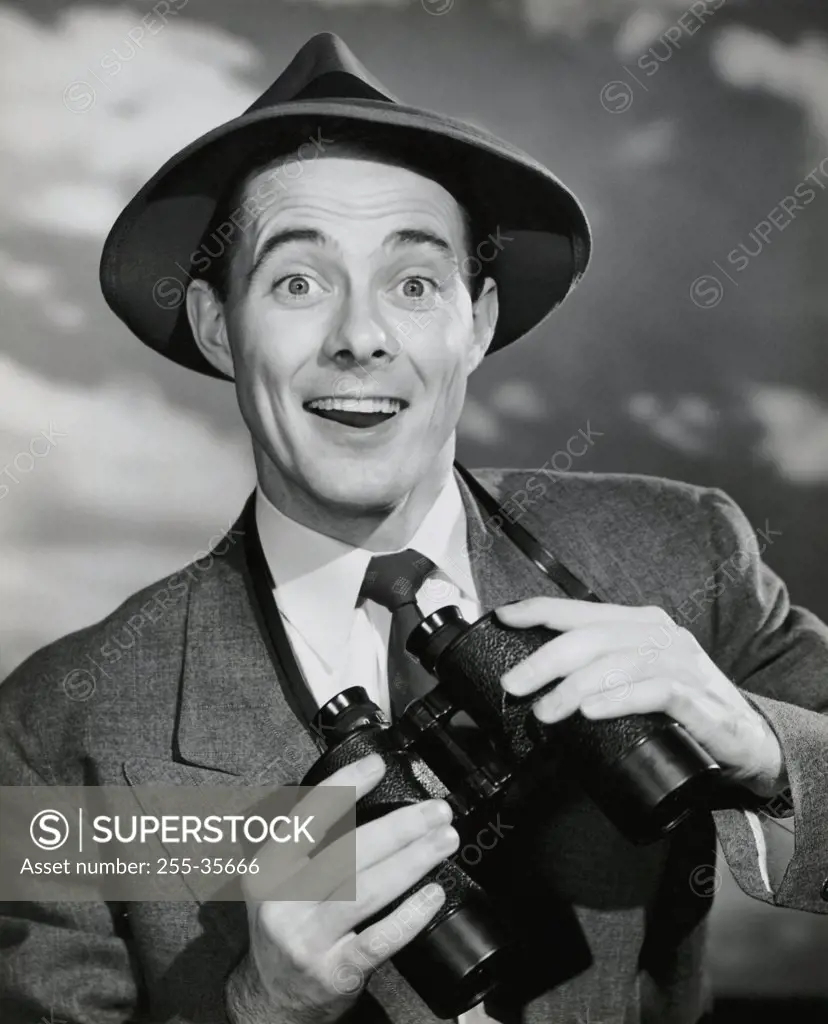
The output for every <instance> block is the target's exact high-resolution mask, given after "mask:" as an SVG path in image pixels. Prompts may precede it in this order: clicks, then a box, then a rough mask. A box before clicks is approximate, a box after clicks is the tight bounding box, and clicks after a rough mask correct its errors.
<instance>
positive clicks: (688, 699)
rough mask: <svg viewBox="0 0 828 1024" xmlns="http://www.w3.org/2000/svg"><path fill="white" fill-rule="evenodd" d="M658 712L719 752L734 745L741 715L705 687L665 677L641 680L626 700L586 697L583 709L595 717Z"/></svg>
mask: <svg viewBox="0 0 828 1024" xmlns="http://www.w3.org/2000/svg"><path fill="white" fill-rule="evenodd" d="M656 711H660V712H662V713H664V714H666V715H669V716H670V717H671V718H673V719H674V720H675V721H676V722H678V723H679V725H683V726H684V728H685V729H687V731H688V732H689V733H690V734H691V735H692V736H694V737H695V738H696V739H697V740H698V741H699V743H701V744H702V745H703V746H705V747H708V744H710V745H711V746H712V747H715V748H716V750H717V751H719V752H721V751H722V750H723V749H724V748H730V747H732V737H733V735H734V718H736V717H738V718H741V717H742V716H741V715H738V713H737V709H735V708H733V707H729V706H728V705H726V704H724V703H723V702H722V701H721V700H719V699H718V698H717V697H716V696H714V695H713V694H711V693H709V692H707V691H706V690H702V689H698V688H696V687H693V686H689V685H688V684H687V683H684V682H681V681H679V680H677V679H673V678H668V677H665V676H653V677H651V678H649V679H642V680H640V681H639V682H637V683H635V684H634V685H633V687H632V689H631V690H630V692H629V693H628V694H627V695H626V696H625V697H624V699H623V700H611V699H610V698H609V696H608V694H606V693H599V694H593V695H592V696H591V697H586V698H584V700H583V702H582V703H581V712H582V713H583V714H584V715H585V716H586V717H587V718H592V719H602V718H619V717H622V716H624V715H640V714H650V713H651V712H656ZM708 749H710V747H708ZM711 753H712V750H711ZM714 756H715V755H714Z"/></svg>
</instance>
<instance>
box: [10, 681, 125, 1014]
mask: <svg viewBox="0 0 828 1024" xmlns="http://www.w3.org/2000/svg"><path fill="white" fill-rule="evenodd" d="M0 713H2V716H3V717H2V719H0V785H3V786H48V785H52V784H53V780H51V779H45V778H44V777H43V775H42V774H41V772H40V771H39V770H38V769H37V768H35V767H34V765H33V764H32V763H31V757H30V754H29V750H28V749H27V748H28V747H29V744H28V743H25V742H21V740H20V739H18V738H16V737H14V736H13V735H12V723H11V722H10V721H9V717H10V714H11V712H10V709H9V708H8V706H7V704H5V703H4V702H3V701H2V700H0ZM121 920H123V915H122V914H121V913H120V910H119V908H118V907H117V906H112V905H109V904H106V903H92V902H90V903H68V902H57V901H49V902H45V901H44V902H42V903H40V902H37V903H35V902H28V903H24V902H14V901H9V902H2V903H0V1005H1V1006H2V1008H3V1014H2V1016H3V1021H4V1022H7V1024H33V1022H36V1021H38V1020H40V1018H41V1017H42V1018H43V1019H44V1020H46V1021H54V1022H55V1024H57V1022H58V1021H67V1022H71V1024H93V1022H94V1024H121V1022H123V1021H126V1020H128V1019H129V1018H130V1017H131V1016H132V1015H133V1013H134V1010H135V1006H136V1001H137V986H136V982H135V979H134V976H133V972H132V968H131V964H130V955H129V948H128V945H127V941H126V939H125V937H124V935H123V929H122V928H120V927H119V924H118V922H119V921H121ZM119 932H120V934H119Z"/></svg>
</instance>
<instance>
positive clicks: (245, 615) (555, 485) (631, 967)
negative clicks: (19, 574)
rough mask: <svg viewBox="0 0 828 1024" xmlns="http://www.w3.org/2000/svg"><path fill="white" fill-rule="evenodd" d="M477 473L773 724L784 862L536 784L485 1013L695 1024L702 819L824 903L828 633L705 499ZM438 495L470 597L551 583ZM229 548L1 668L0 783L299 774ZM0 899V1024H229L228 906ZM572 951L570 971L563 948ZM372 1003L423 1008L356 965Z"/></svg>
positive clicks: (741, 870)
mask: <svg viewBox="0 0 828 1024" xmlns="http://www.w3.org/2000/svg"><path fill="white" fill-rule="evenodd" d="M475 475H476V476H477V477H478V479H479V480H480V481H481V482H482V483H483V484H484V485H485V486H487V487H488V488H489V489H490V490H491V491H492V492H493V493H495V494H496V495H497V496H498V497H499V499H500V500H501V501H503V502H506V503H507V507H510V508H511V509H512V513H511V514H512V515H513V517H514V518H520V520H521V521H522V522H523V524H524V525H526V526H527V527H528V528H529V529H531V530H532V531H533V532H534V533H535V534H536V535H537V536H538V537H539V539H540V540H541V541H542V542H543V543H544V545H545V546H546V547H547V548H548V549H549V550H551V551H553V552H554V553H555V554H556V555H558V557H560V558H561V560H562V561H563V562H564V564H565V565H566V566H567V567H568V568H569V569H570V570H571V571H573V572H574V573H575V574H576V575H577V576H578V577H579V578H580V579H581V580H583V581H584V582H585V583H586V584H587V585H588V586H590V588H591V589H592V590H593V591H594V592H595V593H596V594H597V595H598V596H599V597H600V598H601V599H602V600H604V601H608V602H614V603H619V604H628V605H657V606H659V607H661V608H663V609H664V610H665V611H666V612H667V613H668V614H670V615H671V616H672V617H673V618H674V619H675V620H676V621H677V622H678V623H679V624H680V625H683V626H685V627H686V628H687V629H689V630H691V631H692V632H693V633H694V634H695V636H696V637H697V639H698V641H699V643H700V644H701V645H702V647H703V648H704V649H705V650H706V651H707V652H708V653H709V654H710V655H711V657H712V658H713V660H714V661H715V662H716V664H717V665H718V666H719V667H720V668H721V669H722V670H723V671H724V672H725V673H726V674H727V675H728V677H729V678H730V679H731V680H733V682H734V683H735V684H736V685H737V686H739V687H740V688H742V690H743V692H744V693H745V695H746V696H747V697H748V699H749V700H750V701H751V702H752V703H753V705H754V706H755V707H756V708H757V709H758V711H759V712H760V713H761V714H762V715H764V716H765V718H766V719H767V720H768V722H769V723H770V725H771V727H772V728H773V730H774V731H775V733H776V735H777V736H778V738H779V741H780V744H781V747H782V750H783V752H784V756H785V759H786V763H787V767H788V772H789V776H790V783H791V792H792V801H793V808H794V814H795V820H796V851H795V853H794V855H793V858H792V860H791V862H790V864H789V866H788V869H787V872H786V874H785V876H784V879H783V880H782V882H781V884H780V885H779V886H778V888H777V891H776V892H771V891H769V890H768V888H767V887H766V886H765V884H764V882H763V880H762V877H761V874H760V870H759V854H758V851H757V847H756V842H755V839H754V834H753V832H752V830H751V828H750V827H749V823H748V821H747V818H746V815H745V813H744V812H743V810H740V809H738V808H736V809H734V808H730V809H722V810H716V811H713V812H712V814H705V815H699V816H697V817H696V818H695V819H693V820H691V821H690V822H689V823H687V824H685V825H684V826H681V827H680V828H679V829H678V830H677V831H676V832H675V833H673V834H672V835H671V836H670V837H668V838H665V839H663V840H661V841H659V842H657V843H655V844H653V845H651V846H645V847H636V846H632V845H631V844H629V843H628V842H627V841H626V840H624V839H623V838H622V837H621V835H620V834H619V833H618V832H617V831H616V830H615V829H614V828H613V827H612V826H611V825H610V824H609V823H608V821H607V820H606V818H605V817H604V816H603V814H601V813H600V812H599V811H598V810H597V808H596V807H595V806H594V805H593V804H592V803H591V802H590V801H589V800H588V799H587V798H586V797H585V796H584V795H583V794H581V793H580V791H579V790H578V787H577V780H573V779H571V778H567V777H566V775H565V773H564V775H563V776H561V778H560V779H558V781H557V783H556V779H555V776H554V774H553V777H552V778H551V779H550V781H549V785H548V787H547V793H548V799H547V800H546V801H545V806H544V807H543V808H539V809H538V813H537V815H535V816H533V820H534V821H535V825H534V826H533V830H532V834H531V835H530V840H531V841H529V842H527V843H525V844H524V846H523V847H522V848H521V852H520V854H519V856H516V857H514V858H513V862H512V863H511V864H510V863H508V862H507V863H506V864H505V865H504V871H503V872H501V875H502V878H503V884H504V886H506V887H507V891H509V892H511V894H512V897H513V898H514V901H515V902H516V903H520V905H521V906H524V907H525V908H526V929H527V935H529V936H530V940H529V943H528V945H527V957H528V958H529V959H531V960H533V961H534V964H535V968H538V969H539V970H540V977H541V979H542V981H543V984H542V986H541V991H533V992H532V994H531V998H529V999H528V1002H526V1003H525V1005H524V1006H523V1007H522V1008H515V1006H511V1007H509V1006H507V1007H506V1008H501V1009H500V1010H497V1012H498V1013H499V1015H500V1016H501V1018H502V1019H503V1020H504V1021H506V1022H508V1024H517V1022H521V1024H540V1022H547V1021H552V1020H554V1021H566V1022H573V1024H574V1022H577V1021H580V1020H593V1021H595V1020H598V1021H601V1022H607V1021H612V1022H619V1024H695V1022H696V1021H697V1020H698V1018H699V1017H700V1016H701V1015H702V1013H703V1011H704V1009H705V1008H706V988H705V983H704V973H703V962H702V959H703V951H704V931H705V920H706V918H707V915H708V912H709V910H710V902H711V901H710V898H709V893H710V890H709V887H706V886H705V885H698V884H693V880H694V879H698V878H700V877H701V874H703V873H705V872H706V873H707V874H708V875H710V873H711V871H712V865H714V863H715V855H716V854H715V838H716V835H717V834H718V838H719V840H720V842H721V845H722V848H723V850H724V854H725V857H726V859H727V862H728V866H729V867H730V869H731V871H732V872H733V873H734V875H735V877H736V880H737V882H738V884H739V885H740V886H741V888H742V889H743V890H744V891H745V892H746V893H748V894H749V895H750V896H753V897H755V898H756V899H759V900H763V901H764V902H766V903H770V904H775V905H778V906H782V907H791V908H795V909H798V910H804V911H811V912H813V913H825V912H827V911H828V880H827V879H826V876H828V786H826V781H825V780H826V778H828V716H826V710H828V629H826V626H825V625H824V624H823V623H821V622H820V621H819V620H818V619H817V618H816V617H814V616H813V615H811V614H810V613H808V612H807V611H804V610H801V609H798V608H796V607H791V605H790V604H789V601H788V597H787V594H786V591H785V588H784V586H783V584H782V582H781V581H780V580H779V579H778V578H777V576H776V575H774V573H773V572H772V571H771V570H770V569H768V568H767V567H766V566H765V565H764V564H763V562H762V560H761V557H760V555H759V549H760V547H761V545H762V542H761V541H758V540H757V538H756V536H755V535H754V533H753V531H752V530H751V528H750V526H749V525H748V523H747V521H746V519H745V517H744V516H743V514H742V513H741V512H740V511H739V509H738V508H737V507H736V506H735V505H734V504H733V502H732V501H731V500H730V499H729V498H728V497H727V496H726V495H724V494H723V493H721V492H720V491H716V490H706V489H700V488H696V487H691V486H689V485H684V484H678V483H673V482H669V481H665V480H661V479H655V478H647V477H642V476H627V475H614V474H577V473H567V474H560V473H551V472H544V473H539V472H538V473H532V472H529V471H525V470H521V471H517V470H480V471H477V473H476V474H475ZM460 487H461V492H462V495H463V499H464V502H465V505H466V511H467V517H468V542H469V550H470V556H471V563H472V568H473V574H474V576H475V583H476V586H477V590H478V593H479V595H480V598H481V601H482V604H483V606H484V608H487V609H488V608H492V607H495V606H497V605H499V604H502V603H506V602H509V601H514V600H518V599H520V598H524V597H527V596H531V595H541V594H549V595H556V596H561V595H560V592H559V591H558V590H557V588H556V586H555V585H554V584H553V583H552V582H551V581H550V580H549V579H548V578H547V577H546V576H544V575H543V574H542V573H541V572H540V571H539V570H537V569H536V568H535V566H534V565H533V564H532V563H531V562H530V561H529V560H528V559H527V558H526V557H525V556H524V555H523V554H522V553H521V552H519V551H518V550H517V549H516V548H515V547H514V546H513V545H512V544H511V542H509V541H508V540H507V539H506V538H505V537H504V536H503V534H502V533H501V532H500V531H499V529H498V523H497V522H494V521H491V520H489V521H487V520H486V519H485V518H484V516H483V515H482V514H481V512H480V510H479V508H478V507H477V505H476V504H475V501H474V499H473V498H472V496H471V495H470V493H469V491H468V489H467V487H466V486H465V485H464V484H463V482H462V481H460ZM240 540H241V531H240V526H239V525H238V524H237V525H236V526H235V527H234V528H233V529H232V530H231V531H230V532H229V533H228V534H227V536H226V537H225V538H224V540H223V541H222V542H221V543H220V544H219V545H217V547H216V548H215V549H214V551H213V552H212V553H211V554H210V555H208V556H207V557H206V558H202V559H200V560H199V561H198V562H196V563H193V564H192V565H191V566H188V567H187V568H186V569H185V570H182V571H181V572H178V573H174V574H173V575H172V576H170V577H167V578H166V579H164V580H162V581H160V582H159V583H157V584H153V585H152V586H150V587H147V588H145V589H144V590H142V591H140V592H139V593H137V594H135V595H134V596H132V597H130V598H129V599H128V600H127V601H125V602H124V604H123V605H121V607H120V608H118V609H117V610H116V611H114V612H113V613H112V614H111V615H109V616H108V617H107V618H106V619H104V620H103V621H102V622H99V623H97V624H95V625H93V626H90V627H88V628H86V629H83V630H80V631H79V632H77V633H74V634H72V635H70V636H67V637H64V638H63V639H61V640H59V641H57V642H55V643H53V644H51V645H49V646H47V647H45V648H43V649H42V650H40V651H38V652H37V653H36V654H34V655H32V656H31V657H30V658H29V659H28V660H27V661H26V662H25V663H24V664H23V665H21V666H20V667H19V668H18V669H17V670H16V671H15V672H14V673H13V674H12V675H11V677H10V678H9V679H8V680H7V681H6V683H5V684H3V686H2V687H0V723H1V724H2V740H0V783H2V784H4V785H21V784H28V785H46V784H50V785H54V784H64V785H87V786H95V785H103V784H108V785H113V784H120V785H135V784H150V783H159V784H160V783H164V784H170V783H173V784H182V785H196V784H207V785H227V784H228V782H229V783H231V784H238V785H245V784H253V783H256V784H258V783H274V784H295V783H297V782H298V781H299V780H300V779H301V778H302V776H303V775H304V773H305V771H306V770H307V769H308V768H309V767H310V765H311V764H312V763H313V762H314V761H315V759H316V758H317V756H318V753H319V751H318V748H317V746H316V744H315V742H314V740H313V739H312V738H311V736H310V734H309V732H308V730H307V729H306V727H305V726H304V724H303V723H302V722H300V721H299V720H298V719H297V717H296V716H295V715H294V713H293V712H292V711H291V709H290V706H289V704H288V701H287V700H286V698H285V692H284V682H283V679H282V678H281V676H280V672H279V670H278V669H277V668H276V667H275V666H274V662H273V659H272V652H271V651H270V649H269V643H270V641H269V639H266V638H265V632H264V630H263V627H262V622H261V619H260V616H259V613H258V612H257V610H256V608H255V607H254V603H253V600H252V591H251V584H250V579H249V575H248V573H247V569H246V562H245V558H244V547H243V544H242V543H240ZM90 661H91V662H94V663H95V664H96V666H97V669H89V665H90ZM80 668H82V669H88V670H89V671H92V672H93V673H96V677H95V689H94V693H92V695H91V696H90V697H89V699H87V700H83V701H71V700H67V697H66V694H65V693H64V692H63V689H62V688H61V681H62V680H63V679H64V678H65V677H66V676H67V674H68V673H71V672H73V671H75V670H78V669H80ZM509 886H511V887H512V888H511V889H509ZM2 910H3V915H2V917H0V955H2V958H3V959H2V965H3V966H2V980H1V981H0V986H1V987H0V994H1V996H2V998H1V1000H0V1001H1V1002H2V1011H3V1020H4V1021H7V1022H9V1024H17V1022H21V1024H32V1022H33V1021H36V1020H37V1019H38V1017H39V1016H41V1015H45V1016H46V1018H47V1019H48V1018H49V1014H50V1012H51V1013H53V1014H54V1016H55V1018H56V1019H57V1018H61V1019H63V1020H65V1021H71V1022H74V1024H87V1022H89V1024H104V1022H107V1024H115V1022H123V1021H126V1020H128V1019H129V1020H149V1021H154V1022H161V1021H175V1022H179V1024H183V1022H193V1024H195V1022H199V1024H200V1022H207V1021H211V1022H212V1021H225V1020H226V1015H225V1009H224V1002H223V991H224V983H225V979H226V978H227V976H228V974H229V973H230V972H231V970H232V969H233V967H234V965H235V964H236V963H237V962H238V961H239V959H240V958H241V957H242V956H243V954H244V951H245V949H246V946H247V923H246V915H245V909H244V906H243V905H241V904H239V903H221V902H205V903H200V902H199V901H198V900H196V899H195V897H194V899H193V901H192V902H179V903H172V902H171V903H134V904H129V905H123V904H88V903H87V904H82V903H76V904H70V903H43V904H40V905H24V904H15V903H8V904H6V905H5V906H4V907H3V908H2ZM547 925H548V927H547ZM579 944H580V945H579ZM579 948H581V949H586V950H587V952H588V953H589V955H590V959H591V962H589V961H587V962H586V963H584V962H580V963H579V962H578V958H577V956H574V955H573V956H571V955H570V954H574V951H577V950H578V949H579ZM570 960H572V961H573V963H574V966H573V963H570V962H569V961H570ZM530 973H531V972H530ZM535 981H537V975H536V976H535ZM544 988H545V989H546V990H545V991H543V989H544ZM369 993H371V995H370V996H367V997H364V1001H363V1002H362V1003H361V1004H360V1005H361V1006H362V1007H363V1008H364V1015H363V1016H362V1017H358V1019H364V1020H365V1021H367V1020H368V1019H369V1016H370V1014H371V1013H373V1012H378V1013H379V1016H378V1019H386V1020H388V1021H391V1022H393V1024H423V1022H431V1021H434V1020H435V1018H434V1017H433V1016H432V1015H431V1013H430V1012H429V1011H428V1009H427V1008H426V1006H425V1005H424V1004H423V1003H422V1001H421V1000H420V999H419V997H418V996H417V995H416V994H415V993H414V992H413V990H412V989H411V988H410V987H409V986H408V985H407V983H406V982H405V981H404V980H403V979H402V978H401V976H400V975H399V974H398V973H397V972H396V971H395V969H394V967H393V965H390V964H388V965H386V966H384V967H383V968H382V969H381V970H380V971H379V972H378V973H377V974H376V975H375V976H374V977H373V978H372V980H371V983H370V986H369ZM527 998H528V997H527ZM377 1007H381V1008H382V1009H381V1012H379V1011H378V1010H377ZM280 1024H282V1022H280ZM284 1024H289V1022H284Z"/></svg>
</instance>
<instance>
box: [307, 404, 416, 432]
mask: <svg viewBox="0 0 828 1024" xmlns="http://www.w3.org/2000/svg"><path fill="white" fill-rule="evenodd" d="M303 408H304V409H305V411H306V412H312V413H313V414H314V416H320V417H321V418H322V419H323V420H332V421H333V422H334V423H341V424H343V425H344V426H346V427H375V426H376V425H377V424H378V423H385V421H386V420H390V419H393V418H394V417H395V416H397V415H398V414H399V413H401V412H403V411H404V410H405V409H407V408H408V402H406V401H405V400H404V399H402V398H385V397H379V398H312V399H311V400H310V401H309V402H305V403H304V405H303Z"/></svg>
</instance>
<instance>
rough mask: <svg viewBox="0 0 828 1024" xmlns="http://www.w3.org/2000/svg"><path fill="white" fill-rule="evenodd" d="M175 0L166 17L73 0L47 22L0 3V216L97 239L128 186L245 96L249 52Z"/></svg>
mask: <svg viewBox="0 0 828 1024" xmlns="http://www.w3.org/2000/svg"><path fill="white" fill-rule="evenodd" d="M186 3H187V0H184V2H183V3H182V2H181V0H178V4H177V5H176V3H175V2H172V3H171V4H169V5H167V6H169V8H170V9H171V13H170V14H169V15H167V16H166V18H160V17H159V16H157V15H154V14H153V10H154V8H149V9H148V10H146V11H141V12H132V11H130V10H129V9H128V8H126V7H122V8H119V9H116V10H111V9H110V10H104V9H101V8H100V7H91V6H90V7H85V6H83V7H72V8H70V9H69V10H64V11H63V12H62V13H60V14H59V15H58V16H57V17H56V19H55V20H54V21H53V22H49V23H46V24H41V23H40V22H38V21H35V20H34V19H31V18H29V17H27V16H26V15H25V14H24V13H21V12H19V11H16V10H14V9H12V8H10V7H7V6H3V7H0V15H1V16H0V51H2V53H3V62H2V70H0V148H2V151H3V154H4V158H3V162H2V167H0V197H2V198H0V203H2V206H1V207H0V209H2V212H3V214H4V217H5V221H6V224H7V225H10V226H15V225H20V226H24V227H35V228H38V229H40V230H46V231H51V232H57V233H61V234H65V235H69V236H87V237H102V236H103V235H104V234H105V232H106V231H107V230H108V228H109V227H110V226H111V224H112V221H113V220H114V218H115V216H116V215H117V213H118V212H119V211H120V209H121V208H122V207H123V205H124V204H125V202H126V201H127V200H128V199H129V198H130V196H131V195H132V194H133V193H134V191H135V189H136V186H137V185H138V184H140V183H141V182H142V181H144V180H145V179H146V178H148V177H149V176H150V175H152V174H153V173H154V172H155V171H156V170H157V169H158V168H159V167H160V166H161V165H162V164H163V163H164V162H165V161H166V160H167V159H168V158H169V157H170V156H171V155H172V154H173V153H175V152H176V151H177V150H178V149H179V148H181V147H182V146H183V145H186V144H187V143H188V142H190V141H192V140H193V139H194V138H197V137H198V136H199V135H201V134H202V133H204V132H206V131H208V130H210V129H211V128H213V127H214V126H215V125H216V124H219V123H221V122H222V121H224V120H228V119H230V118H232V117H234V116H236V115H238V114H239V113H241V112H242V111H243V110H244V108H245V107H246V106H247V105H248V104H249V103H251V102H252V101H253V99H254V98H255V96H256V94H257V90H256V89H255V88H253V87H252V86H251V85H250V84H249V83H248V82H247V81H246V76H247V75H248V73H249V72H250V70H252V69H255V68H256V66H257V65H258V63H259V61H260V56H259V54H258V52H257V51H256V50H255V49H254V48H253V47H252V46H251V45H250V44H248V43H246V42H243V41H242V40H240V39H239V38H237V37H235V36H232V35H230V34H229V33H226V32H223V31H221V30H220V29H216V28H213V27H211V26H209V25H204V24H201V23H199V22H195V21H193V20H191V19H190V18H188V17H187V7H186ZM156 7H158V9H159V10H161V11H163V8H161V7H160V6H159V5H156ZM176 7H177V10H176ZM182 82H184V83H186V88H184V89H183V88H181V83H182Z"/></svg>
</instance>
